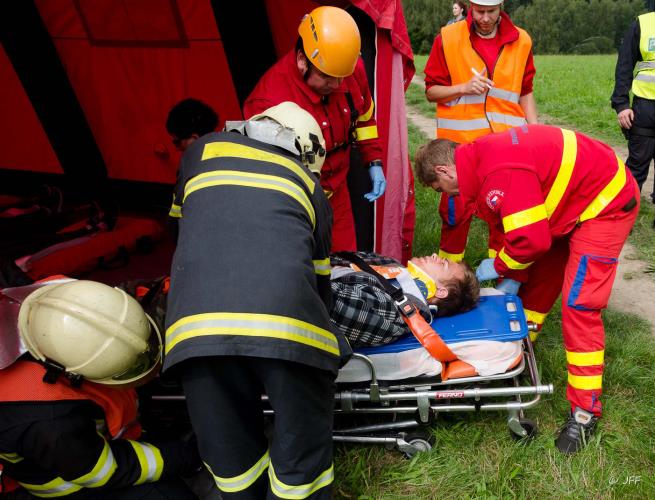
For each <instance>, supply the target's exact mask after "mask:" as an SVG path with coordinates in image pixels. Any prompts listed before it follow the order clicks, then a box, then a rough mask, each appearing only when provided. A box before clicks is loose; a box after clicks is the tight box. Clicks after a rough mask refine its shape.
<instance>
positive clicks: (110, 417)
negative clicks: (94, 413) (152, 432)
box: [0, 360, 141, 439]
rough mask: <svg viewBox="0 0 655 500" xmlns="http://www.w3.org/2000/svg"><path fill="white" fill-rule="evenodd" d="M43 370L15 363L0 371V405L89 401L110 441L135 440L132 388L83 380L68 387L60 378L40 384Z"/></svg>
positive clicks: (137, 433) (35, 365)
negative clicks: (99, 412)
mask: <svg viewBox="0 0 655 500" xmlns="http://www.w3.org/2000/svg"><path fill="white" fill-rule="evenodd" d="M45 373H46V368H45V367H44V366H43V365H41V364H39V363H35V362H32V361H23V360H19V361H16V362H15V363H14V364H13V365H11V366H10V367H8V368H5V369H4V370H0V403H9V402H19V401H20V402H26V403H27V402H33V401H41V402H43V401H77V400H87V401H93V402H94V403H96V404H97V405H98V406H100V407H101V408H102V409H103V410H104V414H105V422H106V424H107V431H108V433H109V435H110V436H111V438H112V439H117V438H119V437H120V438H124V439H138V437H139V436H140V435H141V426H140V425H139V423H138V421H137V396H136V392H135V391H134V389H116V388H113V387H107V386H102V385H100V384H94V383H93V382H89V381H86V380H85V381H84V382H83V383H82V385H81V386H80V387H72V386H71V385H70V383H69V381H68V380H67V379H66V377H64V376H60V377H59V378H58V379H57V382H56V383H54V384H48V383H45V382H43V380H42V379H43V376H44V375H45Z"/></svg>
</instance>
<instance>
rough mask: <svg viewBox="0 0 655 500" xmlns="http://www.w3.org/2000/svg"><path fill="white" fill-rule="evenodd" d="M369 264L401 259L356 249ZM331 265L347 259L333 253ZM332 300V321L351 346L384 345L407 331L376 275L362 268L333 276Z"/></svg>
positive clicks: (428, 317)
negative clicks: (336, 276) (361, 269)
mask: <svg viewBox="0 0 655 500" xmlns="http://www.w3.org/2000/svg"><path fill="white" fill-rule="evenodd" d="M358 255H359V256H360V257H361V258H362V259H364V261H365V262H367V263H368V264H370V265H394V266H399V265H400V263H399V262H398V261H396V260H394V259H391V258H389V257H384V256H381V255H378V254H375V253H364V252H358ZM331 264H332V265H333V266H344V267H346V266H349V264H350V263H349V262H348V261H346V260H344V259H342V258H340V257H337V256H332V258H331ZM331 284H332V296H333V304H332V310H331V311H330V317H331V319H332V323H333V324H334V326H335V327H336V328H338V329H339V330H340V331H341V332H342V333H343V334H344V335H345V336H346V338H347V339H348V341H349V342H350V345H351V346H352V347H364V346H375V345H383V344H388V343H390V342H393V341H394V340H396V339H398V338H400V337H402V336H404V335H407V334H409V333H410V330H409V328H408V327H407V325H406V324H405V322H404V321H403V319H402V318H401V317H400V314H399V312H398V309H397V307H396V304H395V302H394V300H393V299H392V298H391V296H390V295H389V294H388V293H387V292H385V291H384V288H383V287H382V285H381V284H380V282H379V281H378V279H377V278H376V277H375V276H373V275H371V274H369V273H367V272H364V271H357V272H352V273H350V274H347V275H344V276H340V277H338V278H335V279H332V282H331ZM407 298H408V299H409V300H410V302H412V303H413V304H415V305H416V306H417V308H418V309H419V312H420V313H421V315H422V316H423V317H425V319H426V321H430V320H431V314H430V311H429V309H428V307H427V305H426V304H425V303H424V302H423V301H421V300H419V299H417V298H415V297H413V296H412V295H407Z"/></svg>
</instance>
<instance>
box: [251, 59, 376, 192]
mask: <svg viewBox="0 0 655 500" xmlns="http://www.w3.org/2000/svg"><path fill="white" fill-rule="evenodd" d="M348 93H349V94H350V96H351V98H352V105H353V106H354V108H355V109H356V111H357V114H358V118H357V120H356V124H355V127H356V130H366V131H368V132H375V133H374V135H375V137H374V138H370V139H364V140H357V146H358V148H359V150H360V152H361V156H362V162H363V163H364V165H368V164H369V163H370V162H371V161H372V160H381V159H382V147H381V145H380V141H379V139H378V137H377V125H376V121H375V113H374V104H373V98H372V97H371V93H370V90H369V88H368V81H367V78H366V70H365V69H364V62H363V61H362V59H361V58H360V59H359V61H358V62H357V66H356V67H355V72H354V73H353V74H352V75H351V76H348V77H346V78H344V79H343V82H342V83H341V85H340V86H339V88H337V90H335V91H334V92H332V93H331V94H330V95H328V96H322V95H320V94H317V93H316V92H314V91H313V90H312V89H311V88H310V87H309V86H308V85H307V83H306V82H305V81H304V80H303V78H302V75H301V74H300V72H299V71H298V67H297V65H296V52H295V50H292V51H290V52H289V53H287V54H286V55H285V56H284V57H282V58H281V59H280V60H279V61H278V62H277V63H275V64H274V65H273V66H272V67H271V68H270V69H269V70H268V71H267V72H266V74H265V75H264V76H263V77H262V78H261V80H260V81H259V82H258V83H257V86H256V87H255V88H254V90H253V91H252V93H251V94H250V96H248V99H246V102H245V103H244V105H243V114H244V116H245V117H246V118H250V117H251V116H253V115H255V114H257V113H261V112H262V111H264V110H265V109H267V108H269V107H271V106H274V105H276V104H279V103H281V102H283V101H292V102H295V103H296V104H298V105H299V106H300V107H302V108H303V109H305V110H307V111H308V112H309V113H311V114H312V116H313V117H314V118H315V119H316V121H317V122H318V124H319V126H320V127H321V131H322V132H323V137H324V138H325V145H326V149H327V152H328V154H327V158H326V160H325V163H324V164H323V168H322V169H321V185H322V186H323V189H326V190H328V191H335V190H336V188H337V187H338V186H340V185H341V184H342V183H343V182H345V181H346V175H347V173H348V166H349V164H350V154H349V150H350V148H349V147H344V144H347V143H348V142H349V141H350V139H351V125H352V116H351V105H350V103H349V101H348V97H347V94H348ZM371 127H374V128H371ZM367 135H370V134H367Z"/></svg>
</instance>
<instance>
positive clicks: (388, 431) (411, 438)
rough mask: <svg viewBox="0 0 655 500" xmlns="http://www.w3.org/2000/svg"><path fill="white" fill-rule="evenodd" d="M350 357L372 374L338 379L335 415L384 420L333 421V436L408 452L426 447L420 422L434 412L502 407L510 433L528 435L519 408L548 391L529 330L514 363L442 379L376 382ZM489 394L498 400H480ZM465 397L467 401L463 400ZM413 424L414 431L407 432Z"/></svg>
mask: <svg viewBox="0 0 655 500" xmlns="http://www.w3.org/2000/svg"><path fill="white" fill-rule="evenodd" d="M354 357H356V358H358V359H360V360H362V361H363V362H364V363H366V365H367V366H368V367H369V370H370V375H371V380H370V382H362V383H360V384H350V383H349V384H342V385H343V386H344V387H343V388H340V389H339V388H338V390H337V393H336V395H335V415H378V416H380V415H382V416H384V417H386V418H387V420H388V421H387V422H383V423H377V424H370V425H357V426H352V427H341V428H340V427H336V426H335V429H334V432H333V436H334V441H335V442H342V443H359V444H383V445H385V446H387V447H389V448H396V449H398V450H399V451H401V452H402V453H404V454H405V455H406V456H408V457H411V456H413V455H414V454H415V453H417V452H420V451H426V450H429V449H430V448H431V435H430V433H429V432H427V431H426V430H425V427H426V426H427V425H430V424H432V423H433V422H434V421H435V420H436V418H437V416H438V414H439V413H455V412H479V411H506V412H507V427H508V429H509V432H510V434H511V436H512V437H514V438H515V439H526V438H530V437H532V436H534V435H535V433H536V431H537V425H536V423H535V422H534V421H532V420H529V419H527V418H525V415H524V410H528V409H530V408H533V407H534V406H536V405H537V404H538V403H539V401H540V400H541V395H543V394H552V393H553V385H552V384H542V383H541V377H540V375H539V370H538V367H537V362H536V359H535V355H534V348H533V344H532V342H531V340H530V337H529V336H526V337H525V338H524V339H523V356H522V357H521V361H520V362H519V364H518V365H517V366H516V367H514V368H512V369H510V370H508V371H507V372H505V373H501V374H497V375H491V376H485V377H482V376H473V377H465V378H455V379H449V380H447V381H441V380H440V378H439V377H438V376H436V377H419V378H417V379H410V380H408V381H405V382H384V383H382V384H381V383H380V382H379V381H378V380H377V376H376V373H375V367H374V366H373V363H372V362H371V360H370V359H369V358H368V356H365V355H363V354H358V353H355V354H354ZM526 368H527V370H526ZM362 384H363V385H362ZM508 385H509V386H508ZM345 386H348V387H345ZM488 398H500V399H502V402H499V401H493V402H485V399H488ZM526 398H529V399H526ZM464 400H468V401H470V402H468V401H467V402H466V403H464V402H463V401H464ZM460 401H462V402H460ZM407 415H411V418H407ZM417 428H419V432H418V433H417V432H412V431H415V430H416V429H417Z"/></svg>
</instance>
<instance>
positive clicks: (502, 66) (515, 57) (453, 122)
mask: <svg viewBox="0 0 655 500" xmlns="http://www.w3.org/2000/svg"><path fill="white" fill-rule="evenodd" d="M516 29H517V30H518V32H519V38H518V40H516V41H515V42H511V43H508V44H505V45H503V46H502V47H501V49H500V54H499V56H498V61H497V62H496V66H495V67H494V69H493V73H491V72H489V71H488V69H487V68H486V66H485V63H484V61H483V59H482V58H481V57H480V56H479V55H478V53H477V52H476V51H475V50H474V49H473V46H472V45H471V39H470V36H471V33H470V31H469V26H468V24H467V23H454V24H451V25H449V26H445V27H444V28H442V29H441V37H442V39H443V48H444V55H445V58H446V63H447V64H448V69H449V71H450V76H451V81H452V84H453V85H458V84H461V83H465V82H468V81H469V80H470V79H471V77H472V76H473V69H475V70H476V71H478V72H480V73H483V74H486V75H488V78H490V79H492V80H493V81H494V86H493V87H492V88H491V89H489V90H488V92H486V93H484V94H482V95H464V96H461V97H458V98H455V99H452V100H451V101H448V102H444V103H438V104H437V137H438V138H440V139H450V140H452V141H455V142H458V143H460V144H461V143H468V142H471V141H473V140H475V139H476V138H478V137H481V136H483V135H486V134H488V133H490V132H502V131H504V130H507V129H509V128H511V127H515V126H519V125H523V124H525V123H526V121H525V113H524V112H523V109H522V108H521V106H520V105H519V99H520V97H521V87H522V82H523V72H524V70H525V65H526V62H527V60H528V56H529V55H530V50H531V48H532V40H531V39H530V36H529V35H528V34H527V33H526V32H525V31H524V30H522V29H521V28H519V27H516Z"/></svg>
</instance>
